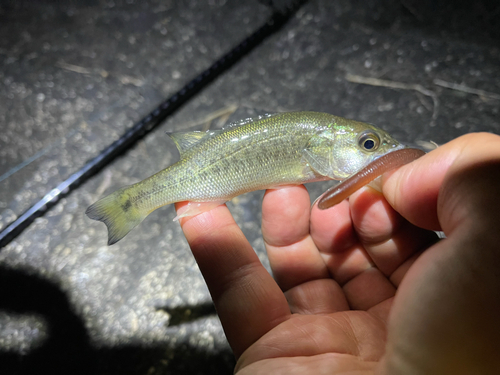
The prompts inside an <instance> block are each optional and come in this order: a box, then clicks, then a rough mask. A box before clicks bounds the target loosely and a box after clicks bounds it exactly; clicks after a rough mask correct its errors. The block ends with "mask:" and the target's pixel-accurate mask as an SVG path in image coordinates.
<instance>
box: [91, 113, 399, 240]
mask: <svg viewBox="0 0 500 375" xmlns="http://www.w3.org/2000/svg"><path fill="white" fill-rule="evenodd" d="M170 137H171V138H172V140H173V141H174V142H175V144H176V146H177V148H178V149H179V152H180V160H179V161H178V162H177V163H175V164H173V165H171V166H169V167H168V168H166V169H164V170H162V171H160V172H158V173H156V174H155V175H153V176H151V177H148V178H146V179H145V180H143V181H141V182H138V183H136V184H134V185H131V186H126V187H123V188H121V189H119V190H117V191H115V192H114V193H112V194H110V195H108V196H106V197H104V198H102V199H101V200H99V201H97V202H96V203H94V204H93V205H91V206H90V207H89V208H88V209H87V211H86V214H87V215H88V216H89V217H90V218H91V219H94V220H100V221H102V222H104V223H105V224H106V226H107V227H108V234H109V237H108V245H111V244H114V243H116V242H117V241H119V240H120V239H122V238H123V237H124V236H125V235H126V234H127V233H128V232H129V231H130V230H132V229H133V228H134V227H135V226H136V225H138V224H139V223H140V222H141V221H142V220H143V219H144V218H145V217H146V216H147V215H148V214H150V213H151V212H152V211H154V210H156V209H157V208H159V207H162V206H165V205H167V204H171V203H174V202H181V201H190V202H211V204H208V205H207V204H204V205H203V204H201V205H197V204H194V205H191V206H190V207H188V209H187V211H185V212H183V214H182V216H190V215H195V214H198V213H200V212H203V211H206V210H208V209H212V208H214V207H215V206H217V205H219V204H222V203H223V202H225V201H228V200H230V199H232V198H234V197H236V196H237V195H240V194H243V193H247V192H249V191H253V190H261V189H267V188H272V187H277V186H280V185H291V184H303V183H306V182H313V181H320V180H328V179H333V180H343V179H346V178H347V177H349V176H351V177H352V175H354V174H355V173H356V172H358V171H360V170H362V169H363V168H365V167H366V166H367V165H369V164H370V163H372V162H374V161H375V160H376V159H378V158H380V157H381V156H383V155H386V154H388V153H391V152H393V151H396V150H401V149H403V148H404V146H403V145H401V144H400V143H399V142H397V141H396V140H395V139H393V138H392V137H391V136H390V135H389V134H387V133H386V132H385V131H383V130H381V129H379V128H377V127H375V126H373V125H370V124H366V123H363V122H358V121H353V120H348V119H345V118H342V117H337V116H333V115H330V114H327V113H318V112H289V113H279V114H275V115H267V116H263V117H259V118H257V119H249V120H245V121H243V122H241V123H238V124H233V125H230V126H228V127H226V128H224V129H221V130H209V131H207V132H185V133H173V134H170ZM177 218H178V217H177Z"/></svg>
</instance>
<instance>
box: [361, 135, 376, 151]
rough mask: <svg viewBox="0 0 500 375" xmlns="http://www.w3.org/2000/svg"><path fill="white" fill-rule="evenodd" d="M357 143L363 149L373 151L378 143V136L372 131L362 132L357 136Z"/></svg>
mask: <svg viewBox="0 0 500 375" xmlns="http://www.w3.org/2000/svg"><path fill="white" fill-rule="evenodd" d="M358 145H359V147H361V148H362V149H363V150H365V151H368V152H373V151H375V150H377V149H378V146H379V145H380V138H379V137H378V135H377V134H375V133H374V132H364V133H361V135H360V136H359V138H358Z"/></svg>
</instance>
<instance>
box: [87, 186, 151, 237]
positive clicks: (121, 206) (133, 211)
mask: <svg viewBox="0 0 500 375" xmlns="http://www.w3.org/2000/svg"><path fill="white" fill-rule="evenodd" d="M128 188H129V187H128V186H126V187H124V188H121V189H119V190H117V191H115V192H114V193H112V194H110V195H108V196H106V197H104V198H102V199H100V200H98V201H97V202H95V203H94V204H93V205H91V206H90V207H89V208H87V211H85V213H86V214H87V216H88V217H89V218H91V219H94V220H99V221H102V222H103V223H104V224H106V226H107V227H108V245H113V244H114V243H116V242H118V241H120V240H121V239H122V238H123V237H125V236H126V235H127V233H128V232H130V231H131V230H132V229H134V228H135V227H136V226H137V224H139V223H140V222H141V221H142V220H144V218H145V217H146V216H147V214H143V213H141V211H140V210H139V209H138V208H137V207H136V206H135V205H134V204H133V203H132V201H131V200H130V195H129V194H128V193H127V192H126V190H127V189H128Z"/></svg>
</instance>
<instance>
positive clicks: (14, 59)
mask: <svg viewBox="0 0 500 375" xmlns="http://www.w3.org/2000/svg"><path fill="white" fill-rule="evenodd" d="M276 3H277V4H278V3H281V4H284V3H286V2H284V1H281V2H276ZM271 14H272V9H271V8H270V7H269V5H268V2H265V1H262V2H258V1H255V0H244V1H189V2H188V1H185V2H181V1H153V0H150V1H134V0H126V1H99V0H87V1H83V0H73V1H68V2H59V1H49V0H45V1H39V2H32V1H27V0H26V1H13V0H12V1H6V0H3V1H0V35H1V38H0V99H1V100H0V130H1V131H0V230H1V229H5V228H6V227H7V225H8V224H9V223H11V222H12V221H13V220H14V219H16V217H17V216H18V215H20V214H22V213H23V212H25V211H26V210H27V209H28V208H29V207H31V206H32V205H33V204H34V203H36V202H37V201H38V200H39V199H40V198H41V197H43V196H44V195H45V194H47V193H48V192H49V191H50V190H51V189H53V188H54V187H55V186H57V185H58V184H59V182H61V181H63V180H64V179H66V178H68V176H70V175H71V174H72V173H74V172H75V171H77V170H78V169H79V168H81V167H82V166H83V165H84V164H85V163H86V162H87V161H88V160H89V159H92V158H93V157H95V156H96V155H98V154H99V152H100V151H101V150H103V149H104V148H105V147H106V146H107V145H109V144H110V143H111V142H113V141H114V140H116V139H118V138H119V137H120V136H121V135H122V134H124V133H125V132H126V131H127V129H129V127H131V126H132V125H133V124H134V123H135V122H137V121H139V120H140V119H141V118H143V117H144V116H146V115H147V114H148V113H149V112H150V111H151V110H153V109H154V108H155V107H156V106H157V105H158V104H159V103H161V102H162V100H164V99H166V98H168V97H170V96H171V95H172V94H173V93H175V92H176V91H177V90H179V89H181V88H182V87H183V86H184V85H185V84H186V83H187V82H189V81H190V80H191V79H193V78H194V77H196V76H197V75H198V74H199V73H200V72H202V71H203V70H204V69H206V68H208V67H209V66H210V65H211V64H212V63H213V62H214V61H215V60H216V59H218V58H219V57H220V56H221V55H223V54H224V53H226V52H227V51H229V50H230V49H231V48H232V47H234V46H235V45H237V44H238V43H239V42H240V41H241V40H243V39H244V38H245V37H246V36H248V35H250V34H251V33H252V32H253V31H254V30H256V29H258V28H259V27H260V26H261V25H263V24H264V23H265V22H266V21H267V20H268V19H269V17H270V16H271ZM499 15H500V6H498V5H497V4H496V2H494V1H491V2H489V1H478V2H471V4H467V5H460V6H458V5H455V2H453V1H444V0H436V1H432V2H431V1H424V2H416V1H412V0H401V1H396V0H381V1H376V0H372V1H348V0H341V1H327V0H317V1H310V2H307V3H306V4H305V5H303V6H302V7H301V8H300V9H299V10H298V11H297V12H296V13H295V14H294V15H293V16H292V17H291V19H290V20H289V21H288V23H287V24H286V25H284V27H282V28H281V29H280V30H278V31H277V32H276V33H274V34H273V35H271V36H270V37H269V38H267V39H266V40H265V41H264V42H262V43H260V44H259V45H258V46H257V47H256V48H255V49H254V50H253V51H251V52H250V53H249V54H248V55H246V56H244V57H243V58H241V59H240V61H239V62H238V63H237V64H235V65H234V66H233V67H232V68H231V69H229V70H227V71H225V72H223V73H222V74H220V75H219V76H218V77H217V78H216V79H215V80H214V81H213V82H212V83H211V84H209V85H206V86H205V87H204V88H203V89H202V90H201V91H200V92H199V93H198V94H197V95H196V96H194V97H193V98H191V99H190V100H188V101H187V102H186V103H185V104H184V105H183V106H182V107H180V108H179V109H178V110H177V111H175V113H174V114H173V115H172V116H170V117H169V118H168V119H167V120H166V121H164V122H162V123H161V124H160V125H159V126H158V127H157V128H155V129H154V130H153V131H152V132H151V133H149V134H147V135H146V136H145V137H144V138H143V139H141V140H140V141H139V142H137V143H136V144H135V145H134V146H133V147H132V148H130V149H129V150H128V151H127V152H125V153H124V154H122V155H121V156H120V157H118V158H116V159H115V160H114V161H113V162H112V163H110V164H109V165H107V166H106V167H105V168H104V169H103V170H102V171H100V172H99V173H97V174H96V175H95V176H94V177H92V178H91V179H89V180H88V181H86V182H84V183H83V184H82V185H81V186H80V187H79V188H78V189H76V190H74V191H72V192H71V193H70V194H68V195H67V196H66V197H65V198H63V199H61V200H60V201H59V202H58V203H57V204H56V205H55V206H53V207H52V208H51V209H50V210H48V212H46V213H45V215H43V216H42V217H40V218H38V219H36V220H35V221H34V222H33V223H32V224H31V225H30V226H29V227H28V228H27V229H26V230H25V231H23V232H22V233H21V234H20V235H19V236H18V237H16V238H15V239H14V240H13V241H11V242H10V243H9V244H7V245H6V246H5V247H3V248H2V249H0V372H2V373H9V374H34V373H42V372H47V373H52V374H59V373H68V374H79V373H82V374H89V373H93V374H170V373H175V374H213V373H218V374H224V373H227V374H230V373H232V367H233V365H234V360H233V358H232V354H231V352H230V349H229V347H228V345H227V343H226V341H225V337H224V334H223V332H222V329H221V326H220V323H219V321H218V319H217V316H216V314H215V311H214V309H213V307H212V305H211V301H210V296H209V294H208V290H207V288H206V286H205V284H204V281H203V279H202V277H201V274H200V272H199V270H198V268H197V266H196V263H195V261H194V259H193V257H192V256H191V254H190V252H189V248H188V246H187V243H186V241H185V239H184V237H183V235H182V232H181V230H180V228H179V225H178V223H175V222H172V218H173V217H174V216H175V214H174V210H173V207H165V208H162V209H160V210H157V211H156V212H154V213H153V214H151V215H150V216H149V217H148V218H147V219H146V221H145V222H144V223H143V224H142V225H141V226H140V227H139V228H138V229H136V230H134V231H133V232H131V233H130V234H129V235H128V236H127V238H126V240H124V241H121V242H120V243H118V244H116V245H114V246H112V247H108V246H107V245H106V241H107V233H106V229H105V227H104V226H103V225H102V224H101V223H98V222H94V221H91V220H90V219H88V218H87V217H86V216H85V215H84V212H85V209H86V207H87V206H88V205H89V204H91V203H93V202H94V201H95V200H96V199H97V198H98V197H100V196H102V195H103V194H106V193H109V192H112V191H114V190H115V189H117V188H119V187H121V186H123V185H127V184H131V183H133V182H137V181H139V180H141V179H143V178H145V177H147V176H149V175H151V174H153V173H155V172H156V171H158V170H160V169H163V168H164V167H166V166H167V165H169V164H171V163H172V162H174V161H175V160H176V158H177V157H178V155H177V151H176V150H175V147H174V145H173V144H172V143H171V142H170V141H169V139H168V137H167V136H166V135H165V132H166V131H169V132H170V131H176V130H185V129H201V128H203V127H204V126H205V127H206V126H212V127H217V126H220V125H221V124H222V123H223V122H224V121H226V120H227V118H228V117H229V116H232V117H231V118H234V116H236V117H237V116H242V117H247V116H248V115H249V114H251V113H253V112H254V111H255V110H257V112H259V113H260V112H262V111H267V112H278V111H285V110H315V111H323V112H330V113H333V114H336V115H339V116H344V117H349V118H353V119H358V120H362V121H367V122H370V123H374V124H377V125H379V126H381V127H382V128H384V129H385V130H387V131H389V132H390V133H391V134H393V135H394V136H395V137H396V138H398V139H400V140H401V141H410V142H413V141H415V140H425V141H434V142H437V143H438V144H441V143H444V142H446V141H448V140H451V139H453V138H455V137H458V136H460V135H462V134H465V133H469V132H476V131H489V132H493V133H497V134H500V114H499V108H500V47H499V46H500V29H499V27H498V26H497V25H498V22H495V21H496V19H497V18H498V16H499ZM212 118H216V119H215V120H214V121H211V119H212ZM327 186H329V184H328V183H326V184H325V183H322V184H315V185H312V186H311V187H310V191H311V195H312V196H313V197H316V196H318V195H319V194H320V193H321V192H322V191H323V190H324V189H325V188H326V187H327ZM262 194H263V193H262V192H255V193H250V194H246V195H244V196H241V197H238V198H236V199H235V200H233V201H232V202H230V203H228V206H229V207H230V209H231V211H232V212H233V214H234V216H235V218H236V220H237V221H238V223H239V224H240V226H241V227H242V228H243V230H244V232H245V234H246V236H247V237H248V239H249V240H250V242H251V243H252V244H253V246H254V248H255V250H256V251H257V253H258V254H259V256H260V257H261V259H262V261H263V263H264V264H267V260H266V255H265V251H264V248H263V243H262V239H261V234H260V201H261V198H262ZM44 370H45V371H44ZM7 371H8V372H7Z"/></svg>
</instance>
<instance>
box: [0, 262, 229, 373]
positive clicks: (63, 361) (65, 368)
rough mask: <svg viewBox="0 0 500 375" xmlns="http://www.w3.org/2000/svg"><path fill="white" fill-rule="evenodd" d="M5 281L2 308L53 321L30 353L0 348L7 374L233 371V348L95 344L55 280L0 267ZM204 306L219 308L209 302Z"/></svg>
mask: <svg viewBox="0 0 500 375" xmlns="http://www.w3.org/2000/svg"><path fill="white" fill-rule="evenodd" d="M0 285H2V288H1V289H0V311H4V312H8V313H10V314H30V315H31V314H33V315H36V316H40V317H41V318H43V319H44V320H45V322H46V323H47V326H48V335H47V336H48V337H47V339H46V340H44V341H43V343H42V344H41V346H40V347H38V348H35V349H33V350H31V351H29V352H28V353H27V354H19V353H16V352H6V351H2V350H0V373H2V374H9V375H18V374H19V375H20V374H53V375H57V374H99V375H101V374H102V375H103V374H148V375H153V374H167V373H172V372H175V373H176V374H213V373H217V374H225V373H227V374H232V371H233V368H234V359H233V356H232V353H231V352H230V351H227V352H223V353H219V354H217V355H214V354H213V353H205V352H201V351H199V349H197V348H194V347H190V346H189V345H180V346H179V347H176V348H167V347H162V346H152V347H143V346H134V345H126V346H121V347H113V348H104V349H103V348H95V347H93V346H92V345H91V344H90V340H89V336H88V334H87V332H86V330H85V327H84V325H83V322H82V320H81V319H80V317H79V316H78V315H77V314H75V312H74V311H73V310H72V308H71V306H70V304H69V301H68V299H67V297H66V295H65V294H64V293H63V292H62V291H61V290H60V288H59V287H58V286H57V285H56V284H54V283H51V282H49V281H47V280H44V279H42V278H40V277H39V276H36V275H29V274H27V273H25V272H21V271H18V270H12V269H8V268H5V267H0ZM181 310H182V309H181ZM184 310H188V309H184ZM193 310H194V308H193ZM204 311H206V312H207V313H209V312H211V313H213V311H214V310H213V308H210V307H209V306H205V308H204ZM177 315H179V317H178V318H177V319H178V320H179V322H178V323H180V322H181V321H184V320H185V319H182V318H180V316H183V315H186V313H185V312H182V311H180V310H179V311H178V312H177ZM198 315H199V314H198ZM198 315H196V316H198ZM203 315H205V314H203ZM190 318H193V317H192V316H191V317H190ZM188 320H189V319H188Z"/></svg>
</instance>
